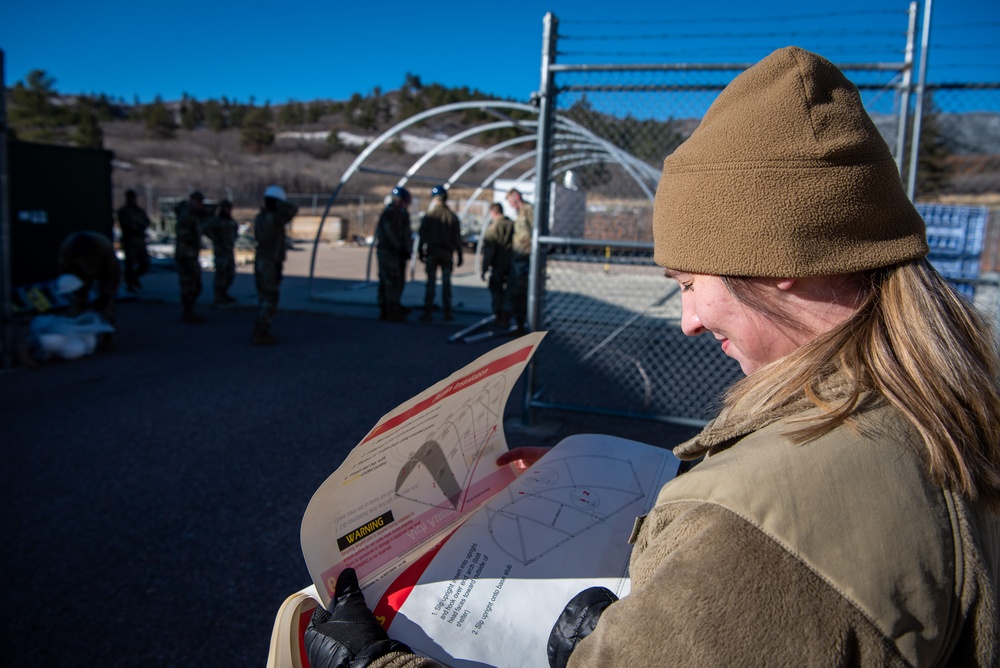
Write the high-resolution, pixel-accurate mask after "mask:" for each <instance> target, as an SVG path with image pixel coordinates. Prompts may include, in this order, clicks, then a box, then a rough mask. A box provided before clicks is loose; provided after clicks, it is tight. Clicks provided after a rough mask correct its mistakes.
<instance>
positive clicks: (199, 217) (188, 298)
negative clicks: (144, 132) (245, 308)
mask: <svg viewBox="0 0 1000 668" xmlns="http://www.w3.org/2000/svg"><path fill="white" fill-rule="evenodd" d="M174 212H175V213H176V214H177V224H176V231H175V234H176V238H177V240H176V244H175V246H174V262H175V263H176V265H177V277H178V278H179V279H180V283H181V318H182V319H183V321H184V322H186V323H189V324H200V323H203V322H205V318H203V317H201V316H200V315H198V314H197V313H195V312H194V304H195V302H196V301H198V297H199V295H201V265H200V264H199V263H198V254H199V253H200V252H201V226H202V222H203V221H204V219H205V218H206V216H207V212H206V211H205V196H204V195H202V194H201V193H200V192H199V191H197V190H196V191H194V192H193V193H191V195H190V196H189V197H188V199H187V201H186V202H181V203H180V204H178V205H177V207H176V208H175V209H174Z"/></svg>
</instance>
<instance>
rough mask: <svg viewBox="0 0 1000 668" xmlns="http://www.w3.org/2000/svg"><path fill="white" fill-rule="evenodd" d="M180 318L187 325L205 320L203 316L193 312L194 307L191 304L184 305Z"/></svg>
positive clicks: (198, 323) (201, 323) (202, 322)
mask: <svg viewBox="0 0 1000 668" xmlns="http://www.w3.org/2000/svg"><path fill="white" fill-rule="evenodd" d="M181 320H182V321H183V322H184V323H186V324H188V325H203V324H205V322H206V321H205V319H204V318H203V317H201V316H200V315H198V314H197V313H195V312H194V308H193V307H191V306H185V307H184V311H183V313H181Z"/></svg>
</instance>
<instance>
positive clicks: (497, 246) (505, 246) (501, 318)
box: [482, 204, 514, 327]
mask: <svg viewBox="0 0 1000 668" xmlns="http://www.w3.org/2000/svg"><path fill="white" fill-rule="evenodd" d="M490 217H491V218H492V219H493V221H492V222H491V223H490V226H489V227H488V228H487V230H486V234H485V235H483V271H482V279H483V280H484V281H485V280H486V272H487V271H489V270H490V269H491V268H492V269H493V271H492V273H490V283H489V287H490V298H491V301H492V304H493V315H494V316H496V324H497V325H499V326H500V327H508V326H509V325H510V311H511V302H510V289H509V288H510V266H511V259H512V257H513V254H514V251H513V247H512V243H513V238H514V221H513V220H511V219H510V218H508V217H507V216H505V215H503V206H502V205H500V204H492V205H491V206H490Z"/></svg>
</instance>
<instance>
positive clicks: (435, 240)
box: [417, 201, 462, 320]
mask: <svg viewBox="0 0 1000 668" xmlns="http://www.w3.org/2000/svg"><path fill="white" fill-rule="evenodd" d="M417 248H419V249H420V260H421V261H422V262H424V263H425V264H426V265H427V287H426V289H425V290H424V316H423V319H424V320H429V319H430V317H431V311H433V310H434V291H435V282H436V280H437V272H438V269H440V270H441V306H442V310H443V311H444V318H445V320H450V319H451V317H452V315H451V271H452V267H453V265H452V256H453V255H455V254H457V256H458V258H457V264H458V266H459V267H461V266H462V226H461V224H460V223H459V220H458V216H456V215H455V212H453V211H452V210H451V209H449V208H448V205H447V204H445V203H444V202H441V201H436V202H435V203H433V204H431V208H430V209H429V210H428V211H427V213H425V214H424V216H423V218H421V219H420V240H419V242H418V243H417Z"/></svg>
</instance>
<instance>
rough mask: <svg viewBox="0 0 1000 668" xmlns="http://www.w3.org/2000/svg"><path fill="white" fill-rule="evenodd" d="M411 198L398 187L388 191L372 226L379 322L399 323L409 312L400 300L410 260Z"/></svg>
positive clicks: (411, 234) (405, 191) (411, 241)
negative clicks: (376, 222)
mask: <svg viewBox="0 0 1000 668" xmlns="http://www.w3.org/2000/svg"><path fill="white" fill-rule="evenodd" d="M412 201H413V198H412V197H411V196H410V191H408V190H407V189H406V188H403V187H402V186H398V187H396V188H393V189H392V197H391V198H390V201H389V203H388V204H386V205H385V209H383V210H382V215H381V216H379V219H378V225H377V226H376V227H375V246H376V254H377V256H378V306H379V320H388V321H389V322H402V321H404V320H406V316H407V315H408V314H409V309H407V308H405V307H404V306H403V305H402V303H401V299H402V296H403V287H404V285H405V284H406V263H407V261H408V260H409V259H410V255H411V254H412V253H411V250H410V247H411V245H412V243H413V231H412V229H411V228H410V213H409V211H408V210H407V207H409V206H410V203H411V202H412Z"/></svg>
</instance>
